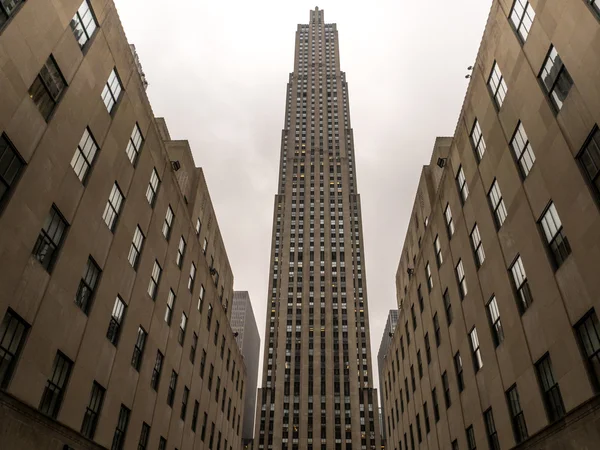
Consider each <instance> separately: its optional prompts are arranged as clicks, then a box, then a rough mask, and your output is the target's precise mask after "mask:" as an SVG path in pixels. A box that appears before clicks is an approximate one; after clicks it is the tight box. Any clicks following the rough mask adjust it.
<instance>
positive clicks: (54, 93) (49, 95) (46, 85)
mask: <svg viewBox="0 0 600 450" xmlns="http://www.w3.org/2000/svg"><path fill="white" fill-rule="evenodd" d="M5 3H6V2H2V4H5ZM66 88H67V83H66V82H65V79H64V78H63V76H62V73H61V72H60V69H59V68H58V65H57V64H56V61H55V60H54V57H53V56H52V55H50V56H49V57H48V59H47V60H46V63H45V64H44V66H43V67H42V69H41V70H40V73H39V74H38V76H37V77H36V78H35V80H34V81H33V84H32V85H31V87H30V88H29V97H31V99H32V100H33V103H35V105H36V106H37V108H38V110H39V111H40V114H41V115H42V116H43V117H44V120H46V122H48V121H49V120H50V116H51V115H52V112H53V111H54V108H56V105H58V102H59V101H60V98H61V96H62V94H63V93H64V91H65V89H66Z"/></svg>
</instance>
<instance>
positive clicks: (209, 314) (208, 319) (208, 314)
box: [206, 303, 213, 331]
mask: <svg viewBox="0 0 600 450" xmlns="http://www.w3.org/2000/svg"><path fill="white" fill-rule="evenodd" d="M212 309H213V307H212V305H211V304H210V303H209V304H208V311H207V312H206V328H208V331H210V325H211V323H212Z"/></svg>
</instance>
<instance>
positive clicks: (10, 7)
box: [0, 0, 24, 27]
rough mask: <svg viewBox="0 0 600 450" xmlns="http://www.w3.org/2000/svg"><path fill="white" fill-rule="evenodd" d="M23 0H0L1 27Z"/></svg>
mask: <svg viewBox="0 0 600 450" xmlns="http://www.w3.org/2000/svg"><path fill="white" fill-rule="evenodd" d="M23 1H24V0H12V1H1V2H0V27H2V26H3V25H4V24H5V23H6V22H7V21H8V18H9V17H10V16H12V15H13V14H15V11H16V10H17V8H18V6H19V5H20V4H21V3H23Z"/></svg>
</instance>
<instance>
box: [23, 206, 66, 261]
mask: <svg viewBox="0 0 600 450" xmlns="http://www.w3.org/2000/svg"><path fill="white" fill-rule="evenodd" d="M55 220H56V221H57V222H56V224H55ZM48 222H49V223H48ZM60 225H62V230H61V232H60V237H59V239H58V242H55V241H54V238H55V237H56V233H54V234H53V236H54V238H51V237H50V235H49V234H48V231H47V230H46V229H45V228H47V227H48V228H56V227H57V226H60ZM69 226H70V225H69V222H67V220H66V219H65V217H64V216H63V215H62V213H61V212H60V210H59V209H58V207H57V206H56V205H55V204H52V206H51V207H50V211H49V213H48V215H47V216H46V218H45V220H44V225H43V226H42V229H41V230H40V234H39V235H38V238H37V241H36V243H35V245H34V247H33V251H32V255H33V257H34V258H35V259H36V260H37V261H38V262H39V263H40V264H41V265H42V267H43V268H44V269H46V272H48V273H52V270H53V269H54V266H55V264H56V261H57V259H58V257H59V255H60V252H61V250H62V246H63V244H64V242H65V240H66V236H67V233H68V232H69ZM56 231H58V228H56ZM42 245H44V246H45V247H46V248H45V249H43V248H42ZM48 248H50V249H51V253H50V254H49V258H48V259H47V260H46V256H48V253H47V250H48ZM40 258H43V259H42V260H40Z"/></svg>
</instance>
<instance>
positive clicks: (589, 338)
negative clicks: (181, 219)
mask: <svg viewBox="0 0 600 450" xmlns="http://www.w3.org/2000/svg"><path fill="white" fill-rule="evenodd" d="M575 330H576V331H577V336H578V337H579V343H580V345H581V349H582V350H583V355H584V357H585V359H586V360H587V363H588V368H589V372H590V375H591V378H592V382H593V384H594V385H595V388H596V390H600V324H599V323H598V316H596V312H595V311H594V310H591V311H590V312H588V313H587V314H586V315H585V316H583V318H582V319H581V320H580V321H579V323H578V324H577V325H575ZM1 335H2V333H1V332H0V336H1ZM0 349H1V347H0ZM0 355H1V353H0ZM0 367H1V365H0ZM1 378H2V370H1V369H0V380H1Z"/></svg>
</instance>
